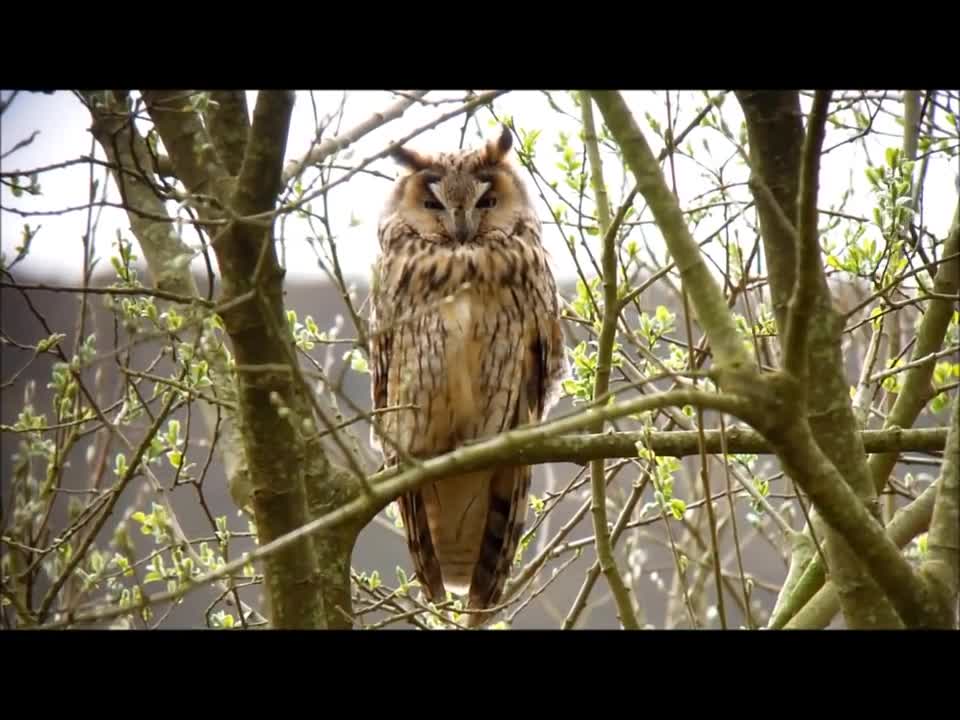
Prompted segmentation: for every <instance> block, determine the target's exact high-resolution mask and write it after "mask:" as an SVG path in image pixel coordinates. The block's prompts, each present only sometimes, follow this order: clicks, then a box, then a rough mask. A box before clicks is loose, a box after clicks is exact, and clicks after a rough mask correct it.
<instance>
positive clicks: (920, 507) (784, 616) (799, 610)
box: [768, 484, 937, 630]
mask: <svg viewBox="0 0 960 720" xmlns="http://www.w3.org/2000/svg"><path fill="white" fill-rule="evenodd" d="M936 497H937V485H936V484H932V485H930V487H928V488H927V489H926V490H924V491H923V492H922V493H921V494H920V497H918V498H917V499H916V500H914V501H913V502H911V503H910V504H909V505H907V506H906V507H904V508H901V509H900V510H898V511H897V513H896V514H895V515H894V516H893V518H892V519H891V520H890V524H889V525H887V529H886V533H887V537H889V538H890V540H891V541H893V543H894V544H896V546H897V547H898V548H904V547H906V545H907V543H909V542H910V541H911V540H913V539H914V538H915V537H917V535H919V534H920V533H922V532H923V531H924V530H926V529H927V528H928V527H929V526H930V518H931V516H932V515H933V505H934V501H935V500H936ZM803 537H806V536H803ZM814 561H816V565H814V564H811V565H810V566H809V567H808V569H807V571H806V572H804V574H803V578H802V579H801V581H800V582H799V583H798V586H797V588H795V589H794V590H793V591H792V592H790V593H788V594H787V595H786V601H785V602H784V605H783V607H782V608H778V611H777V612H775V613H774V614H773V616H772V617H771V618H770V622H769V623H768V627H769V628H770V629H773V630H777V629H781V628H783V629H786V630H797V629H800V630H821V629H823V628H825V627H827V626H828V625H829V624H830V623H831V621H832V620H833V618H834V617H835V616H836V614H837V613H838V612H840V599H839V598H838V597H837V587H836V585H835V584H834V583H833V582H832V581H831V582H827V583H826V584H824V579H825V578H824V573H823V565H822V564H821V563H819V555H817V556H815V557H814ZM817 587H819V588H820V589H819V590H817ZM811 596H812V597H811Z"/></svg>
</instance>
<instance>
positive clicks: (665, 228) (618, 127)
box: [591, 91, 754, 372]
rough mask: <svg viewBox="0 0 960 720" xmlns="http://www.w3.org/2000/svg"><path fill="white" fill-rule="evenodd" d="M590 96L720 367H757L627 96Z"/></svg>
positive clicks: (597, 93)
mask: <svg viewBox="0 0 960 720" xmlns="http://www.w3.org/2000/svg"><path fill="white" fill-rule="evenodd" d="M591 94H592V95H593V97H594V100H595V101H596V103H597V106H598V107H599V108H600V111H601V112H602V113H603V116H604V121H605V122H606V125H607V127H608V128H609V129H610V133H611V134H612V135H613V137H614V139H615V140H616V142H617V144H618V145H619V146H620V148H621V150H622V151H623V155H624V158H625V159H626V162H627V165H628V167H629V168H630V171H631V172H632V173H633V175H634V178H635V179H636V181H637V188H638V190H639V192H640V194H641V195H643V197H644V199H645V200H646V201H647V203H648V204H649V206H650V209H651V210H652V211H653V215H654V218H655V219H656V222H657V226H658V227H659V228H660V231H661V232H662V233H663V237H664V240H665V241H666V243H667V247H668V248H669V249H670V254H671V255H673V257H674V259H675V260H676V263H677V268H678V269H679V270H680V275H681V277H682V278H683V282H684V286H685V287H686V288H687V289H688V291H689V293H690V299H691V302H692V303H693V308H694V312H696V314H697V317H698V319H699V320H700V323H701V325H702V326H703V328H704V331H705V332H706V335H707V338H708V340H709V341H710V345H711V347H712V348H713V350H714V353H715V357H716V362H717V364H718V365H719V366H721V367H723V368H724V369H726V370H729V371H732V372H736V371H738V370H744V369H749V368H753V367H754V365H753V362H752V360H751V358H750V356H749V355H748V354H747V352H746V350H745V348H744V346H743V343H742V342H741V339H740V336H739V334H738V333H737V329H736V326H735V325H734V323H733V316H732V315H731V314H730V312H729V311H728V310H727V303H726V301H725V299H724V297H723V293H722V292H721V291H720V288H719V287H718V285H717V283H716V282H715V281H714V279H713V276H712V275H710V271H709V270H708V269H707V266H706V263H704V261H703V257H702V255H701V254H700V248H699V246H698V245H697V243H696V241H695V240H694V239H693V237H691V235H690V231H689V229H688V228H687V224H686V222H685V221H684V218H683V213H682V212H680V207H679V206H678V205H677V200H676V198H675V197H674V195H673V193H671V192H670V188H668V187H667V184H666V182H665V180H664V178H663V172H662V171H661V169H660V165H659V164H658V163H657V159H656V157H655V156H654V155H653V153H652V152H651V150H650V146H649V145H648V144H647V141H646V139H645V138H644V136H643V133H642V132H641V130H640V128H639V127H638V126H637V124H636V121H635V120H634V118H633V115H632V114H631V113H630V110H629V108H628V107H627V105H626V103H625V102H624V100H623V97H622V96H621V95H620V93H619V92H615V91H602V92H596V91H595V92H593V93H591Z"/></svg>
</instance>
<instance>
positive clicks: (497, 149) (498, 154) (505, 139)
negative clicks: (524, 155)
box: [484, 124, 513, 165]
mask: <svg viewBox="0 0 960 720" xmlns="http://www.w3.org/2000/svg"><path fill="white" fill-rule="evenodd" d="M512 147H513V133H512V132H511V131H510V127H509V126H508V125H506V124H503V125H501V126H500V135H499V137H497V139H496V140H488V141H487V145H486V147H485V148H484V161H485V164H487V165H496V164H497V163H499V162H503V160H504V159H505V158H506V156H507V154H508V153H509V152H510V149H511V148H512Z"/></svg>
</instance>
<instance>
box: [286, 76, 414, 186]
mask: <svg viewBox="0 0 960 720" xmlns="http://www.w3.org/2000/svg"><path fill="white" fill-rule="evenodd" d="M428 92H429V90H418V91H416V92H414V93H411V94H410V95H408V96H407V97H404V98H403V99H402V100H400V101H398V102H396V103H394V104H393V105H391V106H390V107H388V108H387V109H386V110H384V111H383V112H378V113H374V114H373V115H371V116H370V117H369V118H368V119H367V120H365V121H364V122H362V123H360V124H359V125H357V126H356V127H354V128H351V129H350V130H347V131H346V132H343V133H340V134H339V135H337V136H336V137H332V138H330V139H329V140H325V141H324V142H322V143H320V144H319V145H317V146H316V147H315V148H313V149H312V150H310V151H309V152H308V153H307V154H306V155H304V156H303V157H302V158H300V159H299V160H291V161H290V162H289V163H287V167H286V168H285V169H284V171H283V184H284V185H286V184H287V183H288V182H290V181H291V180H292V179H293V178H295V177H297V176H298V175H299V174H300V173H302V172H303V170H304V168H306V167H307V166H308V165H319V164H320V163H322V162H323V161H324V160H326V159H327V158H328V157H329V156H330V155H333V153H335V152H339V151H341V150H344V149H346V148H348V147H350V146H351V145H352V144H353V143H355V142H357V140H359V139H360V138H362V137H363V136H364V135H367V134H368V133H370V132H372V131H374V130H376V129H377V128H378V127H381V126H383V125H386V124H387V123H389V122H392V121H394V120H396V119H397V118H399V117H400V116H401V115H403V114H404V113H405V112H406V111H407V109H408V108H410V106H411V105H414V104H416V103H417V102H418V101H419V100H420V99H421V98H422V97H423V96H424V95H426V94H427V93H428Z"/></svg>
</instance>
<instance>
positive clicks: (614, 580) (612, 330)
mask: <svg viewBox="0 0 960 720" xmlns="http://www.w3.org/2000/svg"><path fill="white" fill-rule="evenodd" d="M580 108H581V111H582V113H583V127H584V135H585V137H584V142H585V143H586V146H587V155H588V157H589V159H590V169H591V176H590V177H591V182H592V184H593V189H594V193H595V194H596V197H597V216H598V217H599V219H600V232H601V233H602V234H603V257H602V259H601V263H602V268H603V320H602V322H601V328H600V340H599V343H598V346H597V372H596V376H595V378H594V383H593V399H594V402H597V401H598V400H599V399H600V398H602V397H604V396H605V395H606V394H607V390H608V389H609V387H610V367H611V363H612V358H613V343H614V340H615V339H616V335H617V318H618V317H619V316H620V304H619V302H617V246H616V237H617V230H618V229H619V228H620V223H621V222H623V218H624V216H625V215H626V209H627V207H628V205H627V204H624V205H623V207H621V209H620V212H619V213H618V214H617V220H616V222H614V223H613V224H611V223H610V206H609V204H608V203H607V192H606V186H605V185H604V182H603V167H602V166H601V165H600V150H599V148H598V146H597V133H596V130H595V128H594V125H593V105H592V101H591V99H590V96H589V95H588V94H587V93H585V92H584V93H581V94H580ZM591 430H592V431H593V432H598V433H599V432H603V420H600V421H598V422H597V424H596V425H594V426H593V427H592V428H591ZM590 487H591V494H592V504H591V508H590V510H591V517H592V519H593V532H594V535H595V536H596V538H597V546H596V550H597V562H598V563H599V564H600V570H601V572H603V575H604V577H605V578H606V579H607V584H609V585H610V592H612V593H613V597H614V600H615V601H616V603H617V614H618V616H619V618H620V622H621V623H622V625H623V627H624V628H626V629H627V630H638V629H639V628H640V626H639V624H638V622H637V617H636V613H634V611H633V603H632V601H631V600H630V592H629V591H628V589H627V586H626V585H625V584H624V582H623V576H621V575H620V570H619V569H618V568H617V561H616V557H615V556H614V554H613V545H612V544H611V542H610V528H609V527H608V523H607V491H606V473H605V472H604V462H603V460H599V459H598V460H594V461H592V462H591V463H590Z"/></svg>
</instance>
